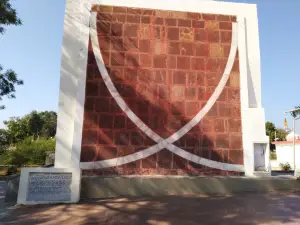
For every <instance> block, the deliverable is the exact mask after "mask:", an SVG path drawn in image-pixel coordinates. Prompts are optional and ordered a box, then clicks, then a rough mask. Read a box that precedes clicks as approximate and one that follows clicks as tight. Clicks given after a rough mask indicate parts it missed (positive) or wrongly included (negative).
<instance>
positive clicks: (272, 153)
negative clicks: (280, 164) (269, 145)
mask: <svg viewBox="0 0 300 225" xmlns="http://www.w3.org/2000/svg"><path fill="white" fill-rule="evenodd" d="M270 159H271V160H276V159H277V155H276V152H270Z"/></svg>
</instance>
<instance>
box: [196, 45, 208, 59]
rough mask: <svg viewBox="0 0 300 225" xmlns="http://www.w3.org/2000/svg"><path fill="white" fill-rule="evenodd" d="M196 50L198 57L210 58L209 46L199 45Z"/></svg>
mask: <svg viewBox="0 0 300 225" xmlns="http://www.w3.org/2000/svg"><path fill="white" fill-rule="evenodd" d="M195 49H196V51H195V53H196V56H205V57H208V56H209V44H197V45H196V46H195Z"/></svg>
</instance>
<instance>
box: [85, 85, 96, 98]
mask: <svg viewBox="0 0 300 225" xmlns="http://www.w3.org/2000/svg"><path fill="white" fill-rule="evenodd" d="M98 93H99V87H98V83H97V82H87V83H86V89H85V95H86V96H87V97H89V96H98Z"/></svg>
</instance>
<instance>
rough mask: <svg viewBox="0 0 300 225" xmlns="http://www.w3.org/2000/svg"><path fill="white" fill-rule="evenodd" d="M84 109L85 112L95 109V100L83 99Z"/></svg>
mask: <svg viewBox="0 0 300 225" xmlns="http://www.w3.org/2000/svg"><path fill="white" fill-rule="evenodd" d="M84 109H85V111H87V112H93V111H94V109H95V99H94V98H85V103H84Z"/></svg>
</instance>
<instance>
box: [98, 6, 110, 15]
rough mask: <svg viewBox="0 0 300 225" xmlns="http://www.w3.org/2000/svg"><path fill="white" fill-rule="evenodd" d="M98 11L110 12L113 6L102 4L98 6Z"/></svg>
mask: <svg viewBox="0 0 300 225" xmlns="http://www.w3.org/2000/svg"><path fill="white" fill-rule="evenodd" d="M99 11H100V12H105V13H111V12H112V11H113V7H112V6H106V5H102V6H100V7H99Z"/></svg>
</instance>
